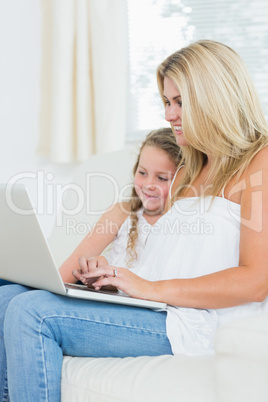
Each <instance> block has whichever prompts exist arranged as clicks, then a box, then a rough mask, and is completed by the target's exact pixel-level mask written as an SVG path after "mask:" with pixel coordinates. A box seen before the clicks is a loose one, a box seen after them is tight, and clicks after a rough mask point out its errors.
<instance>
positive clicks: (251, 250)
mask: <svg viewBox="0 0 268 402" xmlns="http://www.w3.org/2000/svg"><path fill="white" fill-rule="evenodd" d="M240 183H241V186H240V189H239V187H237V190H238V191H236V190H234V188H233V189H230V187H229V190H228V188H227V195H228V196H229V197H233V198H236V200H237V201H238V198H239V197H240V201H241V234H240V249H239V266H238V267H233V268H230V269H226V270H223V271H220V272H216V273H214V274H210V275H205V276H202V277H199V278H195V279H183V280H174V281H163V282H156V283H155V284H154V290H153V292H154V295H153V296H152V297H153V299H155V297H156V295H161V299H163V300H164V301H166V302H168V303H170V304H175V305H180V306H188V307H197V308H222V307H230V306H236V305H241V304H245V303H248V302H255V301H256V302H259V301H263V300H264V299H265V298H266V297H267V295H268V147H266V148H264V149H263V150H262V151H260V152H259V153H258V154H257V155H256V156H255V158H254V159H253V160H252V162H251V163H250V165H249V167H248V168H247V170H246V172H245V173H244V174H243V175H242V177H241V180H240ZM231 199H232V198H231ZM223 247H224V244H223Z"/></svg>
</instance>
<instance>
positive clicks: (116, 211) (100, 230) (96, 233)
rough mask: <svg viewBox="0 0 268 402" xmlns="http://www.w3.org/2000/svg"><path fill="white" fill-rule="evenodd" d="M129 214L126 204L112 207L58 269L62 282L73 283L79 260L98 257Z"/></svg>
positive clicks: (78, 267)
mask: <svg viewBox="0 0 268 402" xmlns="http://www.w3.org/2000/svg"><path fill="white" fill-rule="evenodd" d="M128 213H129V204H128V203H118V204H115V205H113V206H112V207H111V208H110V209H109V210H108V211H107V212H106V213H105V214H104V215H102V217H101V218H100V219H99V221H98V222H97V223H96V225H95V226H94V228H93V229H92V230H91V231H90V232H89V233H88V234H87V235H86V236H85V238H84V239H83V240H82V241H81V243H80V244H79V245H78V246H77V248H76V249H75V250H74V252H73V253H72V254H71V255H70V257H68V258H67V260H66V261H64V263H63V264H62V265H61V267H60V269H59V270H60V274H61V277H62V279H63V281H64V282H70V283H74V282H76V279H75V278H74V276H73V275H72V271H73V270H79V269H80V264H79V258H80V257H81V256H84V257H85V258H86V259H89V258H90V257H94V256H98V255H100V254H101V253H102V252H103V250H104V249H105V248H106V247H107V246H108V245H109V244H110V243H111V242H112V241H113V240H114V238H115V237H116V235H117V233H118V231H119V229H120V227H121V225H122V224H123V222H124V221H125V220H126V218H127V216H128Z"/></svg>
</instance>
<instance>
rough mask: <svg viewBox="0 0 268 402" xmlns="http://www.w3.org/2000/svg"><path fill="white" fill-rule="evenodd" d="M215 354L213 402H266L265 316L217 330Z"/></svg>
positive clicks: (267, 355) (267, 325) (267, 335)
mask: <svg viewBox="0 0 268 402" xmlns="http://www.w3.org/2000/svg"><path fill="white" fill-rule="evenodd" d="M215 351H216V401H217V402H231V401H232V402H241V401H243V402H252V401H258V402H267V400H268V314H267V313H266V314H262V315H258V316H253V317H250V318H247V319H243V320H240V321H236V322H234V323H232V324H229V325H226V326H223V327H222V328H220V329H219V330H218V332H217V335H216V340H215Z"/></svg>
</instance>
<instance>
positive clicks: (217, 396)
mask: <svg viewBox="0 0 268 402" xmlns="http://www.w3.org/2000/svg"><path fill="white" fill-rule="evenodd" d="M135 159H136V152H135V150H127V149H126V150H122V151H118V152H113V153H108V154H103V155H95V156H92V157H91V158H90V159H89V160H88V161H86V162H84V163H82V164H81V165H80V166H79V167H78V168H77V170H76V171H75V173H74V175H73V178H72V180H71V182H70V183H69V184H68V185H65V186H63V188H62V194H63V198H62V207H61V208H60V209H59V211H58V214H57V218H56V222H55V225H54V228H53V231H52V234H51V236H50V239H49V243H50V246H51V249H52V252H53V254H54V256H55V259H56V262H57V263H58V265H60V264H61V262H63V261H64V259H65V258H66V257H67V256H68V255H69V254H70V253H71V252H72V250H73V249H74V248H75V246H76V245H77V244H78V243H79V242H80V240H81V239H82V238H83V237H84V236H85V234H86V232H87V231H88V230H89V229H90V228H91V227H92V225H93V224H94V222H96V220H97V219H98V217H99V216H100V215H101V214H102V212H103V210H105V209H106V208H108V207H109V205H111V204H112V203H113V202H115V201H117V200H118V199H124V197H126V196H127V195H128V194H129V190H130V187H131V182H132V177H131V170H132V166H133V165H134V161H135ZM89 341H90V340H89ZM61 390H62V397H61V399H62V401H63V402H82V401H83V402H86V401H93V402H106V401H129V402H142V401H146V402H150V401H152V402H157V401H159V402H163V401H165V402H173V401H174V402H180V401H181V402H268V312H267V313H263V314H262V315H258V316H253V317H250V318H247V319H241V320H238V321H237V322H233V323H232V324H228V325H226V326H223V327H221V328H220V329H218V331H217V334H216V339H215V354H214V355H208V356H201V357H200V356H198V357H196V356H182V355H177V356H165V355H164V356H158V357H148V356H142V357H136V358H133V357H127V358H80V357H72V356H64V360H63V367H62V380H61Z"/></svg>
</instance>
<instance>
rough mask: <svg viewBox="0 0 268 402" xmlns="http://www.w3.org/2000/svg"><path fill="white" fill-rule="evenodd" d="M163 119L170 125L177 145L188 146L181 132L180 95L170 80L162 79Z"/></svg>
mask: <svg viewBox="0 0 268 402" xmlns="http://www.w3.org/2000/svg"><path fill="white" fill-rule="evenodd" d="M163 97H164V99H165V103H166V108H165V119H166V120H167V121H168V122H169V123H170V124H171V126H172V127H173V129H174V133H175V135H176V140H177V144H178V145H180V146H181V145H182V146H183V145H184V146H185V145H188V144H187V141H186V140H185V138H184V135H183V131H182V100H181V95H180V93H179V91H178V89H177V87H176V86H175V84H174V82H173V81H172V79H171V78H169V77H165V78H164V93H163Z"/></svg>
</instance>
